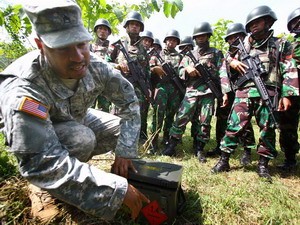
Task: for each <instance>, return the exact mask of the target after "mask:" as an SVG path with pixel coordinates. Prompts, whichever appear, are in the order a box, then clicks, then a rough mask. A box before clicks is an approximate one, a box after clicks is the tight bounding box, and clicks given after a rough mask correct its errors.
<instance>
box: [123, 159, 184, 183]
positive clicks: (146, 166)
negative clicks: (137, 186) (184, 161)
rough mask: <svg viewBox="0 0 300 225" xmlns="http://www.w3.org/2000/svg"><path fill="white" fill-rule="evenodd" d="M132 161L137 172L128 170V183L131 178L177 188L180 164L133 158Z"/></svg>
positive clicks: (180, 172) (180, 170)
mask: <svg viewBox="0 0 300 225" xmlns="http://www.w3.org/2000/svg"><path fill="white" fill-rule="evenodd" d="M132 162H133V165H134V167H135V168H136V170H137V171H138V173H134V172H133V171H129V173H128V180H129V183H130V180H132V181H137V182H140V183H148V184H153V185H157V186H161V187H166V188H178V187H179V186H180V184H181V176H182V171H183V167H182V166H181V165H177V164H172V163H166V162H157V161H149V160H144V159H133V160H132Z"/></svg>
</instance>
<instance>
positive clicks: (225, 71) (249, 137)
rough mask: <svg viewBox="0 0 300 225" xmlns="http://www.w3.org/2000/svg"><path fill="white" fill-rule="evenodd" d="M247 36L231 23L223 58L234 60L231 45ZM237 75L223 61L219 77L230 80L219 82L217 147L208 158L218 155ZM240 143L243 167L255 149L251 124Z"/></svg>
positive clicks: (241, 29) (210, 152)
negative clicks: (227, 45) (220, 89)
mask: <svg viewBox="0 0 300 225" xmlns="http://www.w3.org/2000/svg"><path fill="white" fill-rule="evenodd" d="M246 36H247V33H246V30H245V28H244V25H243V24H241V23H233V24H231V25H230V26H229V27H228V29H227V32H226V36H225V41H226V42H227V43H228V44H229V50H228V52H227V54H226V56H225V59H226V58H234V56H235V54H236V52H237V50H236V48H234V47H232V46H231V44H232V43H233V42H234V41H235V40H236V38H240V39H241V40H244V38H245V37H246ZM236 75H237V74H232V73H231V71H230V68H229V64H228V61H227V60H224V62H223V65H222V68H221V72H220V77H221V80H222V79H228V78H229V79H230V80H228V81H227V80H226V81H225V82H224V81H223V82H221V84H223V85H222V91H223V93H224V96H223V100H224V103H223V102H222V101H220V100H218V104H217V109H216V117H217V122H216V141H217V147H216V148H215V149H214V150H213V151H208V152H207V155H208V156H213V155H217V154H218V155H220V154H221V150H220V142H221V139H222V137H223V136H224V134H225V130H226V127H227V118H228V115H229V113H230V110H231V107H232V104H233V101H234V95H235V94H234V92H235V90H236V88H237V87H236V85H235V82H236V79H235V76H236ZM240 139H241V140H240V142H241V144H242V145H243V147H244V154H243V155H242V157H241V159H240V163H241V165H243V166H247V165H249V164H250V163H251V149H253V148H255V146H256V145H255V139H254V131H253V127H252V124H251V123H249V126H248V127H247V128H245V131H244V134H243V135H242V136H241V138H240Z"/></svg>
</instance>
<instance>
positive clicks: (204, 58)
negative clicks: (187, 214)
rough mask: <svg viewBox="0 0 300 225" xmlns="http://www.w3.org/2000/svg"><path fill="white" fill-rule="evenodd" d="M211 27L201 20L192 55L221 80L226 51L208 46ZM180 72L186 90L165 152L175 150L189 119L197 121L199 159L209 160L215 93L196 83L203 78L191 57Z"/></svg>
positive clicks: (170, 153) (196, 138) (195, 148)
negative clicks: (208, 146)
mask: <svg viewBox="0 0 300 225" xmlns="http://www.w3.org/2000/svg"><path fill="white" fill-rule="evenodd" d="M211 35H212V29H211V26H210V24H209V23H207V22H202V23H199V25H198V26H196V27H195V28H194V32H193V39H195V41H196V45H197V48H196V49H195V50H194V51H193V55H194V56H195V58H196V59H197V60H199V62H200V63H202V64H203V65H206V66H207V68H208V70H209V71H210V73H211V76H212V77H213V78H214V80H217V81H219V70H220V68H221V65H222V61H223V58H224V56H223V53H222V52H221V51H220V50H218V49H216V48H213V47H210V46H209V38H210V36H211ZM179 71H180V72H179V74H180V76H181V78H182V79H183V80H186V86H187V87H186V93H185V96H184V99H183V100H182V102H181V105H180V108H179V111H178V114H177V116H176V119H175V121H174V123H173V126H172V128H171V129H170V137H171V138H170V142H169V144H168V146H167V147H166V148H165V150H164V151H163V155H169V156H173V155H175V154H176V151H175V147H176V145H177V144H178V142H179V141H180V140H181V138H182V135H183V133H184V131H185V128H186V125H187V123H188V122H190V121H192V120H194V121H193V123H195V124H196V125H195V132H194V139H195V147H194V152H195V155H196V156H197V158H198V159H199V161H200V162H202V163H204V162H206V158H205V154H204V146H205V144H206V143H207V142H208V141H209V139H210V129H211V125H210V123H211V119H212V116H213V114H214V99H215V97H214V95H213V94H212V91H211V90H210V89H209V87H208V86H207V84H206V83H204V82H202V83H200V85H198V86H197V87H195V86H194V85H195V83H196V82H198V81H199V80H200V79H201V78H199V77H201V75H202V74H200V73H199V71H198V70H197V69H196V68H195V67H194V64H193V62H192V61H191V59H190V58H189V57H185V58H183V60H182V62H181V65H180V67H179Z"/></svg>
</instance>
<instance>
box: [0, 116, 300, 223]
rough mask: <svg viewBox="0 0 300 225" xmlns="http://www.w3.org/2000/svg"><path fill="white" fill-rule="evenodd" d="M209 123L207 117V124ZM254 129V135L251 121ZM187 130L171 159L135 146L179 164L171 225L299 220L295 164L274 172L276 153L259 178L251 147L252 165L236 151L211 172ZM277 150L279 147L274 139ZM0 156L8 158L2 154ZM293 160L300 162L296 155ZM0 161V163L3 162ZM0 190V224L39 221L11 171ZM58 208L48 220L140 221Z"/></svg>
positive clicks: (105, 165)
mask: <svg viewBox="0 0 300 225" xmlns="http://www.w3.org/2000/svg"><path fill="white" fill-rule="evenodd" d="M214 123H215V121H214V120H213V122H212V127H214ZM254 129H255V134H256V137H258V131H257V126H256V125H254ZM189 133H190V132H189V127H188V129H187V131H186V134H185V136H184V138H183V143H182V144H179V145H178V146H177V152H178V156H176V157H172V158H170V157H166V156H153V155H147V154H145V151H144V150H143V149H142V148H141V155H142V156H143V157H144V158H147V159H150V160H157V161H163V162H170V163H176V164H180V165H182V166H183V168H184V170H183V177H182V188H183V190H184V193H185V197H186V199H187V204H186V206H185V208H184V210H183V213H182V214H180V215H179V216H178V217H177V219H176V221H175V222H174V224H180V225H181V224H214V225H221V224H222V225H223V224H230V225H235V224H247V225H248V224H249V225H256V224H270V225H271V224H272V225H277V224H278V225H279V224H280V225H282V224H286V225H297V224H300V216H299V212H300V204H299V202H300V179H299V177H300V169H299V167H298V168H297V170H296V171H293V172H292V173H280V172H279V171H278V170H277V169H276V165H278V164H280V163H281V162H282V161H283V154H282V152H279V156H278V157H277V158H276V159H274V160H273V161H271V162H270V172H271V174H272V176H273V183H272V184H270V183H268V182H265V181H264V180H262V179H260V178H259V177H258V175H257V174H256V168H257V159H258V156H257V155H256V154H255V152H254V150H253V151H252V158H253V163H252V166H250V167H249V168H247V169H245V168H243V167H241V166H240V164H239V158H240V156H241V153H242V151H239V149H238V150H237V151H236V152H235V153H234V155H233V156H232V157H231V160H230V164H231V167H232V169H231V171H230V172H227V173H221V174H216V175H213V174H211V173H210V169H211V168H212V167H213V166H214V164H215V163H216V161H217V160H218V159H217V158H208V162H207V163H205V164H200V163H199V162H198V160H197V159H196V158H195V157H194V156H193V150H192V139H191V137H190V136H189ZM211 137H212V139H211V140H210V142H209V143H208V144H207V145H206V147H205V149H206V150H209V149H212V148H214V146H215V140H214V137H215V132H214V129H212V136H211ZM0 140H1V141H2V143H1V145H0V153H1V157H2V154H3V153H2V152H3V151H4V145H3V137H0ZM277 149H279V146H278V141H277ZM5 157H9V158H11V157H10V156H7V155H6V156H5ZM297 160H298V161H300V159H299V155H298V158H297ZM112 161H113V156H112V155H101V156H97V157H95V158H93V159H92V160H91V161H90V163H92V164H94V165H95V166H97V167H99V168H101V169H104V170H107V171H108V170H109V167H110V165H111V164H112ZM0 162H1V163H3V160H2V161H0ZM6 162H9V163H8V165H10V166H11V165H12V164H11V163H10V162H14V160H8V161H6ZM2 167H3V165H2ZM4 167H5V166H4ZM0 168H1V167H0ZM0 188H1V190H0V223H2V224H40V222H39V221H36V220H34V219H32V218H31V216H30V200H29V198H28V191H27V182H26V181H25V180H24V179H23V178H21V177H20V176H19V175H18V173H17V172H12V173H8V175H7V176H6V179H2V181H1V182H0ZM58 206H59V207H60V209H61V216H62V218H60V219H59V220H56V221H55V222H53V223H50V224H72V225H76V224H89V225H92V224H95V225H97V224H126V225H130V224H145V223H144V222H142V221H143V220H142V219H141V218H140V219H138V220H137V221H136V222H134V221H131V220H130V219H129V215H128V210H127V209H126V208H122V209H121V210H119V212H118V213H117V215H116V218H115V219H114V221H111V222H110V223H109V222H106V221H102V220H99V219H98V218H95V217H90V216H88V215H86V214H84V213H82V212H80V211H79V210H77V209H76V208H75V207H72V206H69V205H66V204H64V203H58Z"/></svg>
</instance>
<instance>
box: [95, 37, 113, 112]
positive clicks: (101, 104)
mask: <svg viewBox="0 0 300 225" xmlns="http://www.w3.org/2000/svg"><path fill="white" fill-rule="evenodd" d="M90 46H91V52H94V53H95V54H96V55H98V56H99V57H100V58H101V59H104V60H106V59H107V58H108V47H109V40H105V41H102V40H101V39H99V38H98V39H97V41H96V42H95V43H93V44H91V45H90ZM110 106H111V102H110V101H108V100H107V99H106V98H105V97H104V96H101V95H100V96H98V97H97V100H96V101H95V104H94V105H93V108H95V107H98V108H99V109H101V110H102V111H104V112H110Z"/></svg>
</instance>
